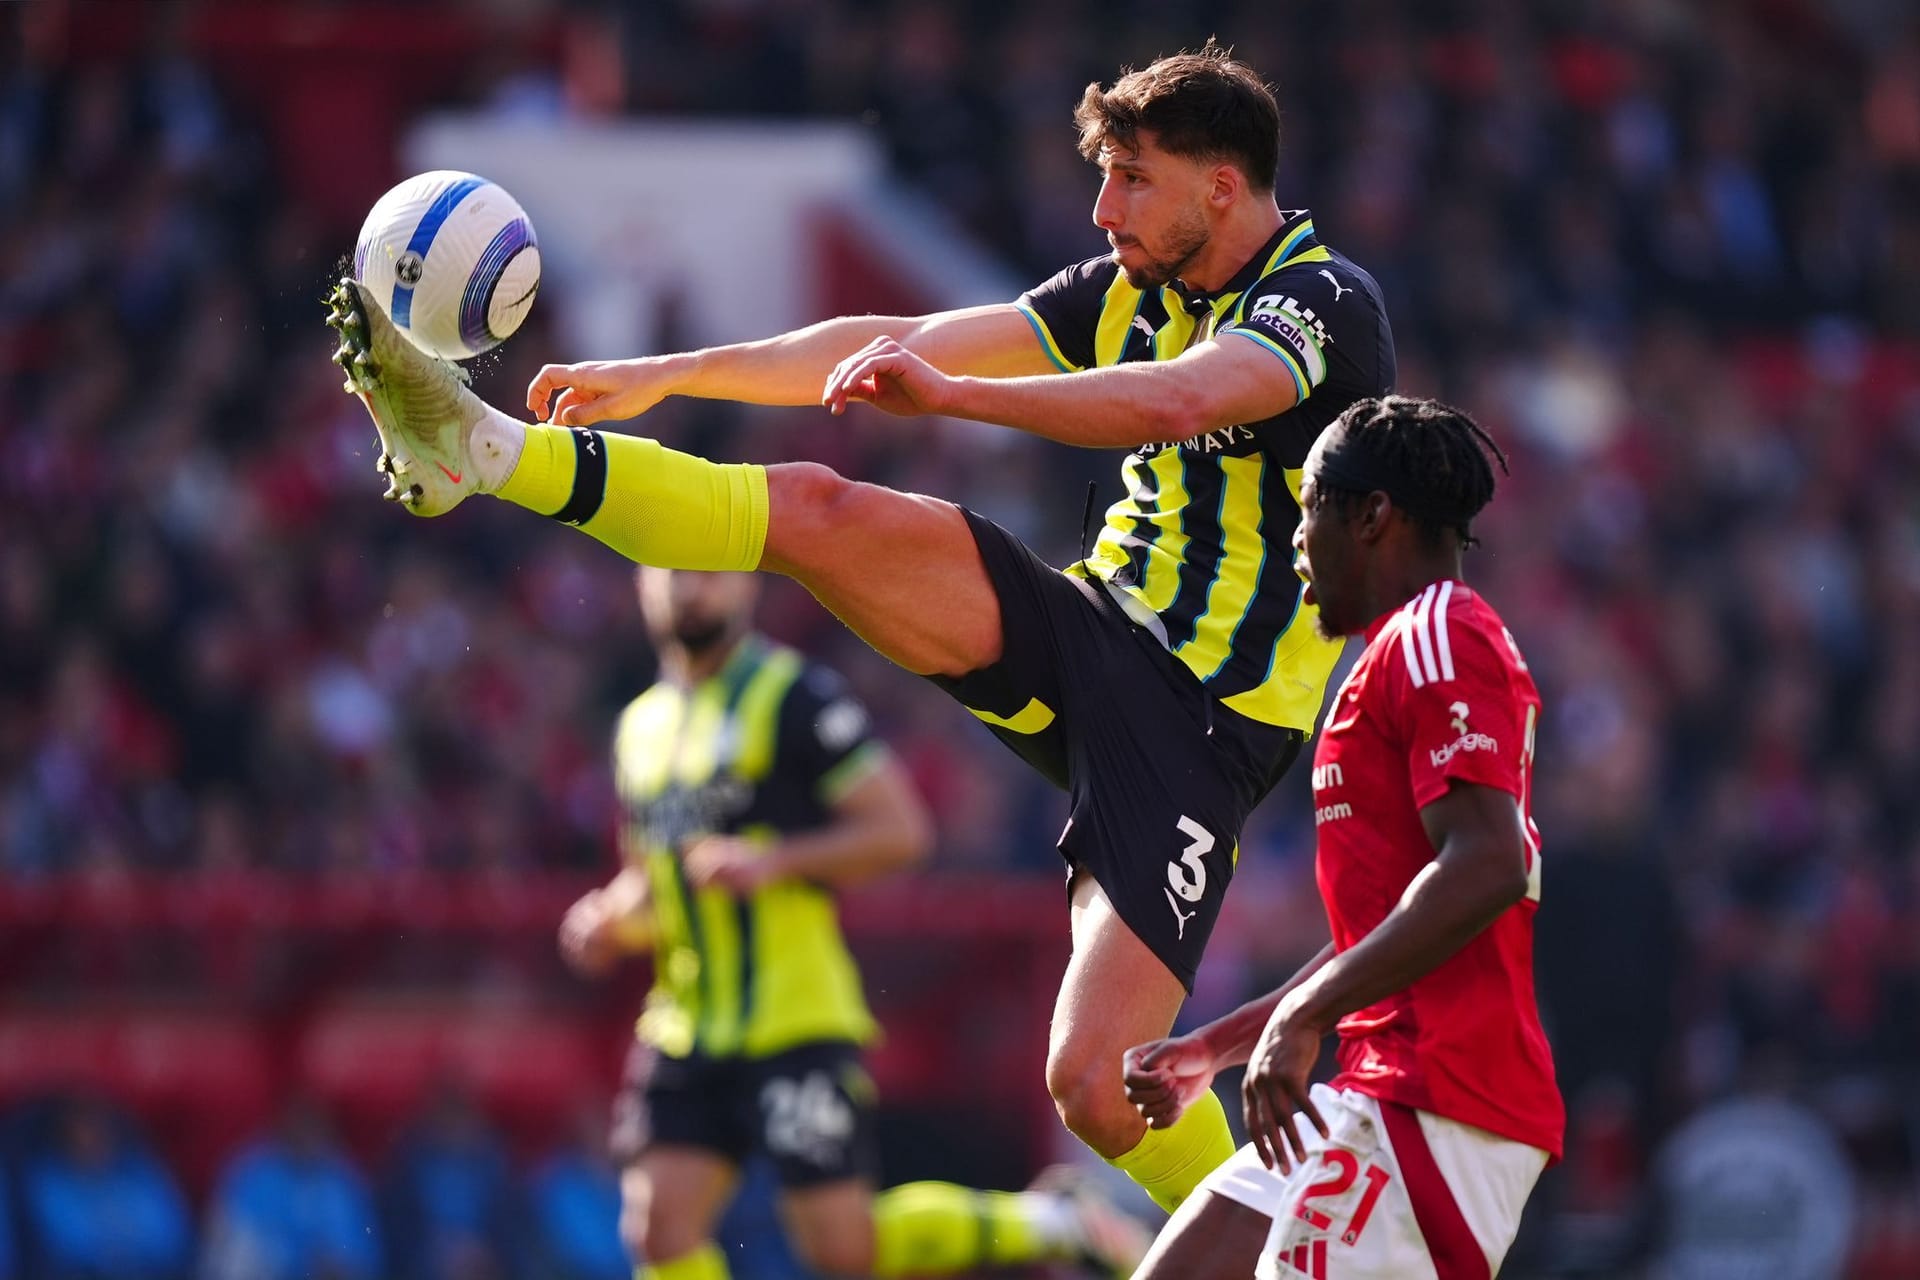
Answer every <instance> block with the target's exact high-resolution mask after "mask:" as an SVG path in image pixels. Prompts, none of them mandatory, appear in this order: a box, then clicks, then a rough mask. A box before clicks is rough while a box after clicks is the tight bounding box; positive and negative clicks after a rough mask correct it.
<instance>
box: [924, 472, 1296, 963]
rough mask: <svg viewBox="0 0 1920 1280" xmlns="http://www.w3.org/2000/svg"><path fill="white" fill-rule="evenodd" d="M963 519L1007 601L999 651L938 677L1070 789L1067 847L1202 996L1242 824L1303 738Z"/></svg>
mask: <svg viewBox="0 0 1920 1280" xmlns="http://www.w3.org/2000/svg"><path fill="white" fill-rule="evenodd" d="M962 512H963V514H964V515H965V516H966V518H967V524H968V526H969V527H971V529H972V530H973V538H974V541H975V542H976V543H978V544H979V547H980V556H981V559H983V560H984V561H985V562H986V568H987V576H988V578H990V579H991V580H992V582H993V588H994V592H995V594H997V595H998V596H999V597H1000V617H1001V630H1002V632H1003V636H1002V653H1001V656H1000V661H998V662H996V663H994V664H993V665H992V666H990V667H982V668H981V669H980V670H978V671H972V672H969V673H967V674H966V675H964V676H961V677H960V678H958V679H951V678H947V677H940V676H936V677H933V680H934V683H936V684H938V685H939V686H940V687H941V688H943V689H945V690H946V691H947V692H948V693H950V694H952V695H953V696H954V697H955V698H956V699H958V700H959V701H960V703H961V704H962V705H963V706H965V707H966V708H967V709H968V710H970V711H972V712H973V713H974V714H975V715H977V716H980V718H981V719H982V720H984V721H985V722H986V724H987V725H988V727H989V728H991V729H992V730H993V732H994V734H995V735H996V736H997V737H999V738H1000V740H1001V741H1002V742H1005V743H1006V744H1007V745H1008V746H1010V747H1012V748H1013V750H1014V751H1015V752H1016V753H1018V754H1019V756H1020V757H1021V758H1022V759H1023V760H1025V761H1027V763H1029V764H1031V765H1032V766H1033V767H1034V768H1036V769H1038V770H1039V771H1040V772H1041V773H1042V774H1044V775H1045V776H1046V777H1047V778H1048V779H1049V780H1051V781H1052V782H1053V783H1054V785H1056V786H1058V787H1060V788H1062V789H1063V790H1065V791H1066V792H1067V793H1068V796H1069V798H1070V802H1071V807H1070V811H1069V814H1068V817H1067V826H1066V830H1065V831H1063V832H1062V833H1061V835H1060V853H1061V856H1062V857H1064V858H1065V859H1066V860H1067V863H1068V865H1069V866H1070V867H1084V868H1086V870H1087V871H1088V872H1090V873H1091V874H1092V875H1093V878H1094V879H1095V880H1097V881H1099V882H1100V887H1101V888H1102V889H1104V890H1105V891H1106V894H1107V897H1108V898H1109V899H1110V900H1111V901H1112V902H1113V906H1114V910H1116V911H1117V912H1119V914H1120V918H1121V919H1122V920H1124V921H1126V922H1127V927H1128V928H1130V929H1132V930H1133V932H1134V934H1135V935H1136V936H1137V937H1139V939H1140V940H1141V941H1142V942H1144V943H1146V944H1147V946H1148V947H1150V948H1151V949H1152V951H1153V953H1154V954H1155V955H1156V956H1158V957H1160V959H1161V961H1162V962H1163V963H1164V964H1165V965H1166V966H1167V968H1168V969H1170V970H1172V971H1173V973H1174V976H1176V977H1178V978H1179V979H1180V981H1181V983H1182V984H1183V985H1185V987H1186V988H1187V990H1188V992H1192V990H1193V979H1194V973H1195V971H1196V970H1197V969H1198V968H1199V965H1200V956H1201V954H1202V953H1203V952H1204V951H1205V950H1206V946H1207V937H1208V935H1209V934H1210V933H1212V932H1213V922H1214V920H1215V919H1216V918H1217V917H1218V915H1219V912H1220V900H1221V897H1222V895H1223V894H1224V892H1225V890H1226V887H1227V881H1228V880H1230V879H1231V878H1232V876H1233V864H1234V859H1235V858H1236V857H1237V856H1238V853H1239V840H1240V828H1241V826H1242V824H1243V823H1244V822H1245V821H1246V818H1247V815H1248V814H1249V813H1251V812H1252V811H1253V806H1254V805H1256V804H1258V803H1259V802H1260V800H1261V798H1262V797H1264V796H1265V795H1266V794H1267V792H1268V791H1270V790H1271V789H1272V788H1273V784H1274V783H1275V782H1278V781H1279V779H1280V776H1281V775H1282V774H1283V773H1285V772H1286V771H1287V768H1288V767H1289V766H1290V765H1291V764H1292V763H1293V761H1294V759H1295V757H1297V756H1298V755H1299V754H1300V745H1301V743H1302V742H1303V741H1305V737H1306V735H1305V734H1303V733H1301V732H1300V731H1299V730H1297V729H1285V728H1280V727H1277V726H1274V725H1266V724H1261V723H1259V722H1257V721H1254V720H1249V719H1248V718H1246V717H1245V716H1242V715H1240V714H1238V713H1237V712H1233V711H1229V710H1228V709H1227V708H1225V707H1223V706H1221V705H1220V704H1219V702H1218V701H1216V700H1215V699H1214V697H1213V695H1211V694H1209V693H1208V692H1207V691H1206V689H1205V688H1204V687H1203V686H1202V685H1201V683H1200V681H1199V680H1198V679H1197V678H1195V677H1194V675H1193V673H1192V672H1190V671H1189V670H1187V668H1186V667H1185V665H1183V664H1182V663H1181V662H1180V660H1179V659H1177V658H1175V657H1174V656H1173V655H1172V654H1170V653H1168V652H1167V651H1166V650H1165V649H1164V648H1162V647H1161V646H1160V644H1159V642H1157V641H1156V640H1154V638H1153V637H1152V636H1151V635H1150V634H1148V633H1147V631H1146V630H1145V629H1143V628H1142V627H1140V626H1138V625H1136V624H1135V623H1134V622H1133V621H1132V620H1131V619H1130V618H1128V617H1127V615H1126V614H1125V613H1123V612H1122V611H1121V609H1120V606H1119V605H1117V604H1115V603H1114V601H1113V599H1112V598H1111V597H1110V596H1108V595H1107V593H1106V591H1105V590H1104V589H1103V588H1102V587H1101V586H1100V585H1099V584H1097V583H1092V582H1088V581H1086V580H1084V579H1081V578H1077V577H1072V576H1070V575H1068V574H1065V573H1062V572H1060V571H1059V570H1058V569H1055V568H1053V567H1052V566H1050V565H1048V564H1047V563H1046V562H1044V561H1043V560H1041V559H1040V558H1039V557H1038V556H1036V555H1034V554H1033V552H1032V551H1031V550H1029V549H1028V548H1027V546H1026V544H1025V543H1023V542H1021V541H1020V540H1019V539H1018V538H1016V537H1014V536H1013V535H1012V534H1010V533H1008V532H1007V531H1006V530H1005V529H1002V528H1001V527H1000V526H999V525H997V524H995V523H993V522H992V521H991V520H987V519H985V518H983V517H981V516H978V515H975V514H974V513H973V512H971V511H966V510H965V509H964V508H963V509H962ZM982 713H985V714H984V715H983V714H982Z"/></svg>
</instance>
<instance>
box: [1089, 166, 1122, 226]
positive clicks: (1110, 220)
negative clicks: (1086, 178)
mask: <svg viewBox="0 0 1920 1280" xmlns="http://www.w3.org/2000/svg"><path fill="white" fill-rule="evenodd" d="M1093 225H1094V226H1096V227H1098V228H1100V229H1101V230H1102V231H1117V230H1118V229H1119V227H1120V200H1119V196H1118V194H1117V189H1116V187H1115V185H1114V181H1113V177H1112V175H1111V174H1109V175H1108V176H1107V177H1105V178H1102V179H1101V180H1100V194H1099V195H1097V196H1095V197H1094V200H1093Z"/></svg>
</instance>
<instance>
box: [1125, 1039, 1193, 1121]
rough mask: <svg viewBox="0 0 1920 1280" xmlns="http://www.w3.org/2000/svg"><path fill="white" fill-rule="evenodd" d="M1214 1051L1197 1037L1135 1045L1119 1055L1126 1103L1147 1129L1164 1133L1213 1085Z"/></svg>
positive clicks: (1152, 1041)
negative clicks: (1163, 1131)
mask: <svg viewBox="0 0 1920 1280" xmlns="http://www.w3.org/2000/svg"><path fill="white" fill-rule="evenodd" d="M1213 1072H1214V1061H1213V1050H1211V1049H1209V1048H1208V1047H1207V1045H1206V1043H1205V1042H1204V1041H1202V1040H1201V1039H1200V1037H1198V1036H1190V1035H1189V1036H1170V1037H1168V1038H1167V1039H1164V1040H1150V1041H1148V1042H1147V1043H1146V1044H1137V1045H1135V1046H1133V1048H1131V1049H1129V1050H1127V1051H1126V1053H1124V1054H1123V1055H1121V1058H1120V1078H1121V1082H1122V1083H1123V1084H1124V1085H1125V1086H1126V1090H1127V1101H1128V1102H1131V1103H1132V1104H1133V1105H1134V1108H1135V1109H1136V1110H1138V1111H1139V1112H1140V1114H1141V1115H1142V1116H1144V1117H1145V1118H1146V1121H1147V1127H1148V1128H1149V1129H1165V1128H1167V1127H1168V1126H1170V1125H1172V1124H1173V1122H1174V1121H1176V1120H1178V1119H1179V1118H1180V1117H1181V1115H1182V1114H1184V1113H1185V1111H1186V1109H1187V1108H1188V1107H1190V1106H1192V1105H1193V1104H1194V1103H1195V1102H1196V1101H1197V1100H1198V1099H1199V1097H1200V1095H1201V1094H1203V1093H1205V1092H1206V1091H1207V1090H1208V1089H1209V1088H1210V1087H1212V1085H1213Z"/></svg>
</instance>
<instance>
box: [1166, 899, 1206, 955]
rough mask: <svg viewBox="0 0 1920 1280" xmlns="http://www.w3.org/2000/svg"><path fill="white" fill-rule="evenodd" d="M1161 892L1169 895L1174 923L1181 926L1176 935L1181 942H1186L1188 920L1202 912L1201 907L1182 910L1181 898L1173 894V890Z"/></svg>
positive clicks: (1168, 901) (1168, 900) (1168, 902)
mask: <svg viewBox="0 0 1920 1280" xmlns="http://www.w3.org/2000/svg"><path fill="white" fill-rule="evenodd" d="M1160 892H1162V893H1164V894H1166V895H1167V905H1168V906H1170V907H1172V908H1173V919H1174V923H1175V924H1176V925H1177V926H1178V928H1179V933H1178V934H1176V935H1175V937H1176V938H1178V939H1179V940H1180V941H1181V942H1185V941H1186V939H1187V921H1189V920H1191V919H1193V918H1194V917H1195V916H1197V915H1199V914H1200V911H1199V908H1197V907H1196V908H1195V909H1194V910H1192V911H1182V910H1181V909H1180V900H1179V899H1177V898H1175V897H1174V896H1173V890H1171V889H1162V890H1161V891H1160Z"/></svg>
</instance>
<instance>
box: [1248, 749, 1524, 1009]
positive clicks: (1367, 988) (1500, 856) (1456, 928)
mask: <svg viewBox="0 0 1920 1280" xmlns="http://www.w3.org/2000/svg"><path fill="white" fill-rule="evenodd" d="M1420 821H1421V823H1422V824H1423V825H1424V826H1425V827H1426V829H1427V838H1428V839H1429V840H1431V841H1432V842H1433V846H1434V848H1435V849H1437V850H1439V854H1438V856H1437V857H1435V858H1434V860H1433V861H1432V862H1430V863H1428V864H1427V865H1426V866H1425V867H1424V868H1423V869H1422V870H1421V872H1420V874H1419V875H1417V876H1415V877H1414V878H1413V882H1412V883H1411V884H1409V885H1408V886H1407V889H1406V892H1405V893H1403V894H1402V895H1401V896H1400V901H1399V902H1398V903H1397V904H1395V906H1394V908H1393V910H1392V911H1390V912H1388V913H1387V918H1386V919H1384V920H1382V921H1381V922H1380V924H1379V925H1378V927H1376V928H1375V929H1374V930H1373V932H1371V933H1369V934H1368V935H1367V936H1366V937H1364V938H1362V939H1361V940H1360V941H1359V942H1357V943H1355V944H1354V945H1353V946H1351V947H1349V948H1347V950H1345V951H1343V952H1341V953H1340V954H1339V955H1338V956H1336V957H1334V958H1333V959H1332V960H1331V961H1329V962H1328V963H1327V964H1326V965H1325V966H1324V967H1323V968H1322V969H1321V970H1320V971H1319V972H1318V973H1316V974H1314V975H1313V976H1312V977H1311V978H1309V979H1308V980H1307V981H1306V982H1303V983H1301V984H1300V985H1299V986H1298V987H1296V988H1295V989H1294V990H1293V991H1292V992H1290V993H1288V996H1287V999H1286V1000H1285V1001H1283V1002H1282V1003H1283V1004H1285V1005H1286V1006H1289V1016H1290V1017H1292V1018H1294V1019H1296V1020H1298V1021H1299V1022H1301V1023H1302V1024H1303V1025H1306V1026H1310V1027H1316V1028H1318V1029H1319V1030H1320V1031H1322V1032H1326V1031H1330V1030H1332V1028H1333V1025H1334V1023H1335V1022H1337V1021H1339V1020H1340V1018H1341V1017H1342V1016H1344V1015H1346V1014H1349V1013H1352V1012H1353V1011H1354V1010H1355V1009H1364V1008H1366V1007H1367V1006H1368V1005H1370V1004H1373V1003H1374V1002H1375V1001H1377V1000H1380V999H1383V998H1385V997H1386V996H1389V995H1391V994H1393V993H1394V992H1396V991H1400V990H1402V989H1404V988H1406V987H1408V986H1410V985H1411V984H1412V983H1413V982H1414V981H1415V980H1416V979H1418V978H1422V977H1424V976H1426V975H1427V974H1428V973H1431V972H1432V971H1433V970H1434V969H1436V968H1438V967H1439V965H1440V964H1441V962H1442V961H1444V960H1446V959H1447V958H1448V957H1449V956H1451V955H1452V954H1453V953H1454V952H1456V951H1458V950H1459V949H1460V948H1461V947H1463V946H1465V945H1466V944H1467V943H1468V942H1469V941H1470V940H1471V939H1472V938H1473V937H1474V935H1475V934H1477V933H1479V932H1480V931H1481V930H1482V929H1485V928H1486V927H1487V926H1488V925H1490V924H1492V923H1493V922H1494V921H1495V920H1496V919H1498V918H1499V916H1500V913H1501V912H1503V911H1505V910H1506V909H1507V908H1508V907H1510V906H1512V905H1513V904H1514V903H1516V902H1518V901H1520V899H1521V898H1522V897H1524V896H1525V895H1526V892H1527V852H1526V837H1525V835H1524V833H1523V831H1522V827H1521V822H1522V819H1521V817H1520V808H1519V805H1518V804H1517V803H1516V802H1515V800H1514V798H1513V797H1512V796H1510V795H1508V794H1507V793H1506V792H1504V791H1501V790H1498V789H1496V788H1493V787H1484V786H1477V785H1475V784H1472V783H1455V784H1454V785H1453V786H1452V787H1450V788H1449V789H1448V791H1447V793H1446V794H1445V795H1444V796H1442V797H1440V799H1438V800H1436V801H1434V802H1433V803H1432V804H1430V805H1428V806H1427V807H1426V808H1424V809H1422V810H1421V811H1420Z"/></svg>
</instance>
